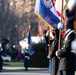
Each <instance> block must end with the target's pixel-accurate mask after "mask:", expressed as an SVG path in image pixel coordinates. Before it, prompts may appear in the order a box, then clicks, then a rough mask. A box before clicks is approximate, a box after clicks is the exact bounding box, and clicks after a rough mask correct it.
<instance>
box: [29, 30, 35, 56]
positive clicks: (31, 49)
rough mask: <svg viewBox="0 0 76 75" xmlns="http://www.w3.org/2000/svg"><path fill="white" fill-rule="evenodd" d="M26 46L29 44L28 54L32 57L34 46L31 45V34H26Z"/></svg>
mask: <svg viewBox="0 0 76 75" xmlns="http://www.w3.org/2000/svg"><path fill="white" fill-rule="evenodd" d="M28 44H29V47H28V48H29V53H30V54H31V55H32V54H33V53H34V52H35V51H34V46H33V45H32V39H31V32H30V31H29V32H28Z"/></svg>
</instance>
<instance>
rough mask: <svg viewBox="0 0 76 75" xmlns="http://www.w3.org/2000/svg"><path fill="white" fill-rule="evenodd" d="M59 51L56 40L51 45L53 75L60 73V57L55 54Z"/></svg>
mask: <svg viewBox="0 0 76 75" xmlns="http://www.w3.org/2000/svg"><path fill="white" fill-rule="evenodd" d="M57 50H58V41H57V40H56V39H55V40H54V41H53V42H52V45H51V51H50V57H51V59H52V72H51V75H56V74H57V71H58V62H59V61H58V60H59V59H58V57H57V56H56V55H55V52H56V51H57Z"/></svg>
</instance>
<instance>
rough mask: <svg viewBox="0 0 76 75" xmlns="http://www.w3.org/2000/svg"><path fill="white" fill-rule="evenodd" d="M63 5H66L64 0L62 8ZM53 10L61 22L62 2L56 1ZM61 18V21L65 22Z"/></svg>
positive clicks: (60, 0)
mask: <svg viewBox="0 0 76 75" xmlns="http://www.w3.org/2000/svg"><path fill="white" fill-rule="evenodd" d="M65 5H66V2H65V0H63V8H64V6H65ZM55 9H56V11H57V13H58V16H59V18H60V20H61V14H62V13H61V12H62V0H56V2H55ZM62 18H63V20H65V19H64V17H62Z"/></svg>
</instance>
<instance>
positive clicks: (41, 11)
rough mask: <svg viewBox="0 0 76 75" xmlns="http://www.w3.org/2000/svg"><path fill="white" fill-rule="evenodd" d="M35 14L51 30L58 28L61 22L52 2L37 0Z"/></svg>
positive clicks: (49, 0)
mask: <svg viewBox="0 0 76 75" xmlns="http://www.w3.org/2000/svg"><path fill="white" fill-rule="evenodd" d="M35 14H36V15H37V16H38V17H39V18H41V19H42V20H43V21H44V22H45V23H46V24H47V25H48V26H49V27H51V28H57V24H58V23H59V22H60V20H59V17H58V14H57V12H56V10H55V7H54V5H53V3H52V1H51V0H36V5H35Z"/></svg>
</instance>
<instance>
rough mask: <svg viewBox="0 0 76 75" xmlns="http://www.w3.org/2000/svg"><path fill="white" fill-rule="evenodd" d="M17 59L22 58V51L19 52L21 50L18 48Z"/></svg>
mask: <svg viewBox="0 0 76 75" xmlns="http://www.w3.org/2000/svg"><path fill="white" fill-rule="evenodd" d="M17 59H18V60H21V59H22V53H21V50H20V49H19V50H18V58H17Z"/></svg>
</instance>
